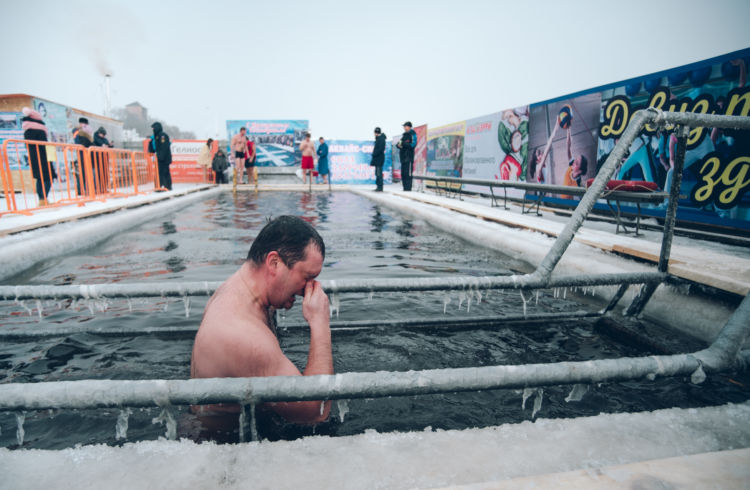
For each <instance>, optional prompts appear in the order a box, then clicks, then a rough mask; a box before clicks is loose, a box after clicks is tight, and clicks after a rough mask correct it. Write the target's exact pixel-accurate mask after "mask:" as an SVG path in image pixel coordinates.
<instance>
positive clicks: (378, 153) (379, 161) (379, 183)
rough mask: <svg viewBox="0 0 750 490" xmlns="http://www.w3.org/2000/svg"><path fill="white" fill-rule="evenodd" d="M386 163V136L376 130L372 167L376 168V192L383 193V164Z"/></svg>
mask: <svg viewBox="0 0 750 490" xmlns="http://www.w3.org/2000/svg"><path fill="white" fill-rule="evenodd" d="M384 163H385V134H383V132H382V131H381V130H380V128H375V147H374V148H373V149H372V160H371V161H370V165H371V166H373V167H375V192H383V164H384Z"/></svg>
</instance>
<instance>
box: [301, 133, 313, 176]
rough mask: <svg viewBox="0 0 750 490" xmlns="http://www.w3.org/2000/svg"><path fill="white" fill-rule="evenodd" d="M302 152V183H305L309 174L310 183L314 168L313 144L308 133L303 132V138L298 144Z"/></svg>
mask: <svg viewBox="0 0 750 490" xmlns="http://www.w3.org/2000/svg"><path fill="white" fill-rule="evenodd" d="M299 149H300V151H301V152H302V183H303V184H307V177H308V175H309V176H310V183H312V171H313V169H314V168H315V157H313V155H315V145H314V144H313V142H312V141H310V133H305V139H304V140H303V141H302V143H300V144H299Z"/></svg>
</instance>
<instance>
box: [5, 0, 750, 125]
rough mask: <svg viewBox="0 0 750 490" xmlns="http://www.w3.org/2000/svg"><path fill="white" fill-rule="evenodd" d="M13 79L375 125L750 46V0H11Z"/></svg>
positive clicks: (43, 88) (89, 93)
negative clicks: (107, 85) (107, 82)
mask: <svg viewBox="0 0 750 490" xmlns="http://www.w3.org/2000/svg"><path fill="white" fill-rule="evenodd" d="M0 11H1V12H2V19H3V31H4V39H5V44H6V49H5V50H4V51H3V57H4V60H3V70H2V72H3V75H2V77H0V93H27V94H31V95H35V96H39V97H43V98H46V99H50V100H52V101H55V102H59V103H62V104H65V105H70V106H73V107H77V108H80V109H83V110H87V111H91V112H94V113H102V112H103V107H104V89H103V86H104V83H103V80H104V78H103V75H104V73H105V72H107V71H109V72H111V74H112V79H111V80H112V104H113V106H115V107H121V106H124V105H125V104H128V103H130V102H133V101H138V102H140V103H141V104H143V105H144V106H146V107H147V108H148V109H149V111H150V115H152V116H155V117H158V118H160V119H161V120H163V121H166V122H167V123H169V124H176V125H178V126H180V127H181V128H182V129H186V130H191V131H194V132H195V133H196V135H197V136H198V137H199V138H206V137H209V136H216V133H217V131H218V132H219V133H220V136H222V137H225V133H226V125H225V121H226V120H227V119H308V120H309V121H310V127H311V130H312V132H313V133H314V135H315V136H318V135H323V136H326V137H327V138H329V139H370V138H372V130H373V128H374V127H375V126H382V127H383V129H384V130H385V131H386V133H387V134H388V135H389V136H391V135H393V134H394V133H396V132H400V131H401V128H400V125H401V123H403V122H404V121H405V120H407V119H408V120H411V121H413V122H414V123H415V125H418V124H423V123H428V124H430V125H431V126H439V125H442V124H447V123H451V122H454V121H459V120H463V119H467V118H472V117H477V116H482V115H485V114H490V113H492V112H497V111H499V110H502V109H507V108H512V107H515V106H519V105H525V104H529V103H534V102H539V101H542V100H545V99H550V98H554V97H558V96H560V95H564V94H567V93H571V92H576V91H579V90H584V89H587V88H591V87H594V86H597V85H603V84H607V83H610V82H616V81H619V80H623V79H627V78H631V77H635V76H640V75H646V74H648V73H652V72H655V71H660V70H664V69H668V68H673V67H676V66H679V65H683V64H686V63H691V62H694V61H699V60H702V59H705V58H710V57H713V56H717V55H721V54H725V53H728V52H731V51H736V50H739V49H743V48H747V47H750V28H748V19H750V1H748V0H711V1H699V0H679V1H672V0H625V1H606V0H598V1H572V0H569V1H567V2H565V1H559V0H556V1H555V0H550V1H547V0H537V1H534V0H514V1H500V0H497V1H472V0H465V1H455V0H454V1H438V0H431V1H419V0H405V1H370V2H358V1H324V0H318V1H292V0H286V1H264V2H259V1H241V0H235V1H233V2H226V1H222V0H214V1H211V2H193V1H189V0H187V1H186V0H183V1H160V2H155V1H151V0H149V1H140V0H131V1H109V0H100V1H93V0H87V1H85V2H81V1H75V0H72V1H71V0H66V1H39V0H36V1H20V0H17V1H12V2H8V1H4V2H2V5H0Z"/></svg>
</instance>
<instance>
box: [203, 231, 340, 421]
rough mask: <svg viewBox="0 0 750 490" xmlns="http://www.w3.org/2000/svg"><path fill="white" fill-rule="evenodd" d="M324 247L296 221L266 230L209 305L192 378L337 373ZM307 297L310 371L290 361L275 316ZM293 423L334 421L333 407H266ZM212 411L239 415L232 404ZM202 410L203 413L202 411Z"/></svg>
mask: <svg viewBox="0 0 750 490" xmlns="http://www.w3.org/2000/svg"><path fill="white" fill-rule="evenodd" d="M324 258H325V245H324V243H323V239H322V238H321V237H320V235H319V234H318V232H317V231H315V229H314V228H313V227H312V226H311V225H310V224H309V223H307V222H305V221H304V220H302V219H300V218H297V217H295V216H280V217H278V218H276V219H274V220H273V221H271V222H270V223H268V224H267V225H266V226H265V227H263V229H262V230H261V231H260V233H259V234H258V236H257V237H256V239H255V241H254V242H253V244H252V245H251V247H250V252H249V253H248V256H247V260H246V261H245V263H243V264H242V266H241V267H240V268H239V270H238V271H237V272H235V273H234V274H233V275H232V276H230V277H229V279H227V280H226V281H225V282H224V283H223V284H222V285H221V286H220V287H219V288H218V289H217V290H216V292H215V293H214V295H213V296H212V297H211V299H210V300H209V301H208V304H206V311H205V313H204V314H203V321H202V322H201V326H200V328H199V329H198V333H197V335H196V337H195V344H194V346H193V355H192V359H191V363H190V377H191V378H224V377H255V376H313V375H317V374H333V356H332V354H331V330H330V312H329V307H328V296H326V294H325V293H324V292H323V289H322V287H321V285H320V283H319V282H318V281H316V280H315V278H316V277H317V276H318V274H320V271H321V269H322V268H323V259H324ZM295 296H302V297H303V299H302V315H303V316H304V318H305V320H306V321H307V323H308V324H309V325H310V351H309V354H308V358H307V366H306V367H305V371H304V373H300V371H299V370H298V369H297V367H295V365H294V364H292V362H291V361H290V360H289V359H288V358H287V357H286V356H285V355H284V353H283V352H282V351H281V347H280V346H279V340H278V338H277V337H276V333H275V325H274V321H273V318H274V312H275V310H276V309H278V308H285V309H289V308H291V307H292V305H293V304H294V300H295ZM265 406H266V407H268V408H270V409H271V410H273V411H274V412H276V413H277V414H279V415H281V416H282V417H283V418H285V419H286V420H287V421H289V422H295V423H306V424H314V423H318V422H322V421H324V420H326V419H327V418H328V415H329V413H330V409H331V402H330V401H328V402H325V404H324V405H323V409H322V410H321V402H320V401H305V402H286V403H267V404H266V405H265ZM211 410H212V411H213V412H214V413H215V412H216V411H224V412H226V411H232V412H238V411H239V407H238V406H236V405H234V406H232V405H228V406H225V405H219V406H212V407H211ZM200 411H201V410H200V409H199V410H198V412H200Z"/></svg>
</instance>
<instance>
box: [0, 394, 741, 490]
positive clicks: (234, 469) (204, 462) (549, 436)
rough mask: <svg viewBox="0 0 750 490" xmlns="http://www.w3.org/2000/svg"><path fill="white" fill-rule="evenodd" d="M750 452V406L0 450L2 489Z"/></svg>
mask: <svg viewBox="0 0 750 490" xmlns="http://www.w3.org/2000/svg"><path fill="white" fill-rule="evenodd" d="M615 441H616V442H615ZM747 447H750V402H746V403H742V404H728V405H723V406H719V407H707V408H699V409H679V408H672V409H666V410H658V411H655V412H642V413H633V414H628V413H625V414H605V415H599V416H596V417H584V418H578V419H539V420H537V421H535V422H529V421H526V422H522V423H520V424H508V425H503V426H498V427H490V428H485V429H468V430H462V431H442V430H438V431H434V432H433V431H432V430H430V428H427V429H425V430H424V431H423V432H409V433H388V434H379V433H377V432H375V431H368V432H366V433H364V434H360V435H355V436H346V437H334V438H332V437H327V436H317V437H315V436H314V437H307V438H304V439H299V440H295V441H279V442H261V443H257V442H251V443H244V444H237V445H216V444H213V443H203V444H196V443H194V442H192V441H187V440H182V441H166V440H159V441H144V442H138V443H127V444H125V445H124V446H122V447H110V446H105V445H95V446H82V447H78V448H71V449H64V450H60V451H50V450H37V449H34V450H9V449H0V474H2V475H3V478H2V481H0V488H43V487H47V488H51V487H54V488H76V489H85V488H92V489H93V488H103V487H105V488H161V487H170V488H217V487H222V488H301V487H307V488H340V487H342V486H343V487H348V488H414V487H436V486H445V485H459V484H471V483H477V482H486V481H494V480H505V479H508V478H515V477H521V476H530V475H542V474H548V473H556V472H565V471H571V470H576V469H595V468H600V467H602V466H607V465H615V464H625V463H632V462H638V461H646V460H652V459H661V458H669V457H674V456H684V455H691V454H699V453H705V452H712V451H724V450H729V449H738V448H747Z"/></svg>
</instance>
